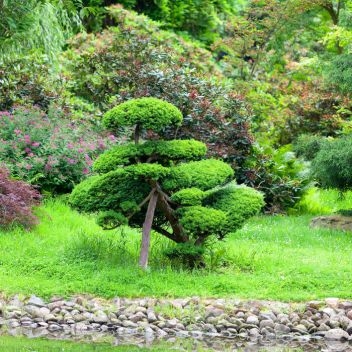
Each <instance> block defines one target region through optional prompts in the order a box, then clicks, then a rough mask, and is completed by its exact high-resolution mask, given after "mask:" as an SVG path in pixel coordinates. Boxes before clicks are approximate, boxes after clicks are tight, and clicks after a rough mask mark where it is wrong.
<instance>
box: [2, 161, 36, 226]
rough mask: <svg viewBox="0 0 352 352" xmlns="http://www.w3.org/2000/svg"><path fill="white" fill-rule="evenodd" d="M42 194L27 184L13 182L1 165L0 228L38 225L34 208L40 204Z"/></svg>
mask: <svg viewBox="0 0 352 352" xmlns="http://www.w3.org/2000/svg"><path fill="white" fill-rule="evenodd" d="M40 198H41V196H40V194H39V192H38V191H37V190H36V189H35V188H33V187H32V186H30V185H28V184H26V183H25V182H22V181H18V180H13V179H11V177H10V174H9V171H8V170H7V169H6V168H5V167H4V166H3V165H0V228H5V229H8V228H11V227H12V226H15V225H22V226H24V227H25V228H30V227H32V226H33V225H35V224H36V223H37V217H36V216H35V215H34V214H33V209H32V208H33V206H35V205H38V204H39V203H40Z"/></svg>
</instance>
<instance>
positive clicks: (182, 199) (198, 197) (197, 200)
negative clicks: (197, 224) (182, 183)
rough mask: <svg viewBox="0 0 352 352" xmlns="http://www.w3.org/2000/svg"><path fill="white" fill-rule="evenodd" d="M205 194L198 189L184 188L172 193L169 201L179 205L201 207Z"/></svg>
mask: <svg viewBox="0 0 352 352" xmlns="http://www.w3.org/2000/svg"><path fill="white" fill-rule="evenodd" d="M205 196H206V193H205V192H203V191H202V190H200V189H199V188H195V187H193V188H184V189H181V190H180V191H178V192H176V193H174V194H173V195H172V196H171V200H173V201H174V202H177V203H179V204H181V205H201V204H202V200H203V198H204V197H205Z"/></svg>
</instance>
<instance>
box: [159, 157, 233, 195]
mask: <svg viewBox="0 0 352 352" xmlns="http://www.w3.org/2000/svg"><path fill="white" fill-rule="evenodd" d="M233 175H234V172H233V170H232V168H231V166H230V165H228V164H226V163H224V162H223V161H221V160H216V159H206V160H199V161H191V162H189V163H181V164H180V165H178V166H175V167H173V168H171V172H170V175H169V177H168V179H167V180H165V181H164V182H163V186H164V187H165V189H167V190H177V189H181V188H191V187H196V188H199V189H201V190H203V191H206V190H209V189H211V188H213V187H216V186H218V185H219V184H224V183H226V182H227V181H229V180H230V179H231V178H232V177H233Z"/></svg>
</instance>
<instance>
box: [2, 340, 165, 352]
mask: <svg viewBox="0 0 352 352" xmlns="http://www.w3.org/2000/svg"><path fill="white" fill-rule="evenodd" d="M165 348H167V347H166V345H164V346H161V347H153V348H141V347H137V346H112V345H111V344H109V343H95V344H94V343H93V344H92V343H90V344H88V343H78V342H68V341H54V340H45V339H38V338H36V339H28V338H24V337H23V338H22V337H10V336H0V351H6V352H48V351H50V352H68V351H69V352H163V351H165Z"/></svg>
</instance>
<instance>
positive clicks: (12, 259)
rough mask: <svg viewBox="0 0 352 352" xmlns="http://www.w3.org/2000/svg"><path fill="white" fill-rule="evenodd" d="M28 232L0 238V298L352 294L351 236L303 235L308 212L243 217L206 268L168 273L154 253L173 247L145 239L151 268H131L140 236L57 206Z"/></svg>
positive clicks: (57, 203) (49, 204)
mask: <svg viewBox="0 0 352 352" xmlns="http://www.w3.org/2000/svg"><path fill="white" fill-rule="evenodd" d="M38 214H39V216H40V218H41V224H40V225H39V226H38V227H37V228H35V229H34V230H33V231H32V232H26V231H23V230H20V229H17V230H13V231H11V232H0V292H3V293H4V294H7V295H12V294H15V293H22V294H25V295H29V294H37V295H40V296H43V297H50V296H51V295H54V294H59V295H63V296H69V295H72V294H75V293H88V294H93V295H97V296H102V297H106V298H110V297H115V296H127V297H140V296H155V297H184V296H194V295H197V296H203V297H239V298H252V299H273V300H283V301H303V300H310V299H318V298H324V297H330V296H335V297H342V298H351V297H352V280H351V279H350V278H351V277H352V265H351V264H352V257H351V252H352V234H351V233H345V232H342V231H332V230H327V229H311V228H309V221H310V218H311V215H301V216H261V217H257V218H254V219H252V220H251V221H250V222H248V224H247V225H246V226H245V227H244V228H243V229H242V230H240V231H238V232H237V233H235V234H233V235H231V236H230V237H229V238H228V239H227V240H226V241H225V242H224V243H223V245H222V246H215V247H212V248H211V251H210V252H209V253H208V256H207V261H208V263H212V267H213V270H197V271H193V272H190V271H187V270H181V269H180V268H175V267H172V266H171V265H170V263H169V262H168V260H166V259H165V258H164V257H163V256H162V251H163V250H164V249H165V248H167V247H168V246H170V245H172V244H171V243H170V242H169V241H168V240H166V239H165V238H162V237H160V236H158V235H153V237H154V238H153V243H152V256H151V265H150V269H149V270H148V271H147V272H143V271H141V270H140V269H139V268H138V267H137V265H136V263H137V256H138V247H139V241H140V236H139V234H138V232H136V231H132V230H129V229H127V228H125V229H124V230H123V231H122V232H121V231H116V230H115V231H109V232H104V231H102V230H101V229H100V228H99V227H98V226H97V225H96V224H95V220H94V217H93V216H83V215H81V214H78V213H76V212H74V211H72V210H70V208H69V207H68V206H66V205H65V204H64V203H62V202H60V201H54V200H51V201H47V202H46V204H45V205H44V206H43V207H41V208H40V209H39V211H38Z"/></svg>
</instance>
